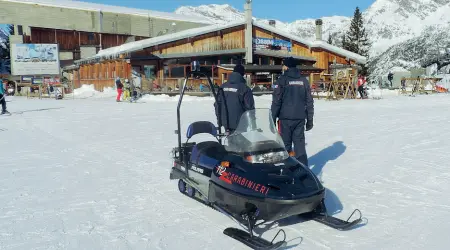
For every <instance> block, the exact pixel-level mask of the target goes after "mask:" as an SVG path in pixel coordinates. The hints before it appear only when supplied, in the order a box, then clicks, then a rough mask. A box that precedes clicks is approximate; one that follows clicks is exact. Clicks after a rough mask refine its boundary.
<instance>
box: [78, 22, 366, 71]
mask: <svg viewBox="0 0 450 250" xmlns="http://www.w3.org/2000/svg"><path fill="white" fill-rule="evenodd" d="M244 24H245V21H237V22H233V23H229V24H226V25H219V24H214V25H208V26H204V27H199V28H193V29H188V30H184V31H180V32H177V33H172V34H167V35H163V36H158V37H153V38H148V39H143V40H140V41H136V42H130V43H125V44H122V45H120V46H117V47H112V48H108V49H104V50H101V51H99V52H98V53H97V55H95V56H94V57H91V58H85V59H81V60H79V61H77V62H81V61H84V60H89V59H93V58H100V57H108V56H113V55H118V54H123V53H131V52H135V51H139V50H143V49H145V48H148V47H152V46H155V45H159V44H164V43H169V42H173V41H177V40H181V39H185V38H189V37H195V36H199V35H203V34H207V33H211V32H215V31H219V30H224V29H228V28H232V27H236V26H240V25H244ZM253 25H254V26H256V27H259V28H262V29H265V30H268V31H271V32H274V33H276V34H279V35H281V36H284V37H286V38H289V39H292V40H294V41H296V42H299V43H302V44H305V45H306V46H308V47H310V48H322V49H325V50H328V51H330V52H333V53H336V54H338V55H342V56H345V57H348V58H350V59H353V60H355V61H356V62H357V63H362V64H365V63H366V58H365V57H364V56H361V55H358V54H356V53H353V52H350V51H348V50H345V49H342V48H339V47H336V46H334V45H331V44H329V43H327V42H324V41H307V40H304V39H302V38H300V37H298V36H295V35H292V34H289V33H287V32H284V31H280V30H278V29H276V28H274V27H272V26H270V25H266V24H261V23H255V24H253Z"/></svg>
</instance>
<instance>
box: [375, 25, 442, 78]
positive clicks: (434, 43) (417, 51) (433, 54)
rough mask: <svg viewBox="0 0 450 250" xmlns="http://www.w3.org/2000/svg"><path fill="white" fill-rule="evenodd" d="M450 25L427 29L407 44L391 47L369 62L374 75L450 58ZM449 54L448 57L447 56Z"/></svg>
mask: <svg viewBox="0 0 450 250" xmlns="http://www.w3.org/2000/svg"><path fill="white" fill-rule="evenodd" d="M449 48H450V23H448V24H447V25H437V26H436V27H431V28H427V29H425V30H424V31H422V33H421V34H420V35H419V36H417V37H414V38H411V39H409V40H407V41H405V42H401V43H398V44H396V45H394V46H391V47H390V48H389V49H388V50H386V51H385V52H384V53H382V54H381V55H380V56H378V57H376V58H374V59H373V60H371V61H370V62H369V67H370V68H371V69H373V71H372V74H374V75H381V74H385V73H386V72H388V71H389V70H391V69H392V68H395V67H401V68H403V69H410V68H415V67H422V66H424V65H428V64H430V63H432V62H434V61H435V60H436V58H438V56H440V58H445V57H449V56H450V50H449ZM446 54H447V55H446Z"/></svg>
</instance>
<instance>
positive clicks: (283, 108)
mask: <svg viewBox="0 0 450 250" xmlns="http://www.w3.org/2000/svg"><path fill="white" fill-rule="evenodd" d="M283 71H284V74H283V75H281V76H280V78H278V80H277V81H276V83H275V85H274V91H273V94H272V95H273V96H272V107H271V109H272V116H273V117H272V118H273V121H274V122H275V124H276V119H277V118H278V119H279V120H278V128H279V130H280V134H281V138H282V139H283V142H284V146H285V148H286V150H287V151H288V152H289V154H290V155H294V156H295V158H297V160H298V161H299V162H301V163H303V164H304V165H305V166H308V156H307V154H306V146H305V120H306V131H309V130H311V129H312V128H313V117H314V100H313V98H312V95H311V86H310V85H309V81H308V79H306V77H305V76H302V75H301V74H300V70H299V69H298V68H297V63H296V62H295V59H294V58H292V57H288V58H286V59H284V62H283ZM292 143H293V144H294V152H292Z"/></svg>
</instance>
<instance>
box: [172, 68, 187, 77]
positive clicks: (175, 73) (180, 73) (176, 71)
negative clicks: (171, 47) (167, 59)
mask: <svg viewBox="0 0 450 250" xmlns="http://www.w3.org/2000/svg"><path fill="white" fill-rule="evenodd" d="M170 77H171V78H176V77H184V66H173V67H171V68H170Z"/></svg>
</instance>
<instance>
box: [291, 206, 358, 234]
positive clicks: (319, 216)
mask: <svg viewBox="0 0 450 250" xmlns="http://www.w3.org/2000/svg"><path fill="white" fill-rule="evenodd" d="M356 212H358V213H359V218H358V219H355V220H353V221H350V219H351V218H352V217H353V215H354V214H355V213H356ZM299 216H300V217H302V218H305V219H311V220H314V221H316V222H319V223H321V224H323V225H326V226H329V227H331V228H334V229H337V230H340V231H346V230H349V229H351V228H353V227H354V226H356V225H358V224H359V223H360V222H361V221H362V219H361V218H362V214H361V211H359V210H358V209H355V210H354V211H353V213H352V214H351V215H350V216H349V217H348V219H347V220H346V221H345V220H341V219H339V218H336V217H333V216H331V215H328V214H326V213H317V212H312V213H309V214H301V215H299Z"/></svg>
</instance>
